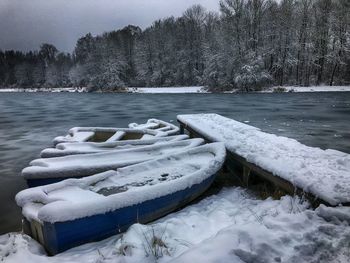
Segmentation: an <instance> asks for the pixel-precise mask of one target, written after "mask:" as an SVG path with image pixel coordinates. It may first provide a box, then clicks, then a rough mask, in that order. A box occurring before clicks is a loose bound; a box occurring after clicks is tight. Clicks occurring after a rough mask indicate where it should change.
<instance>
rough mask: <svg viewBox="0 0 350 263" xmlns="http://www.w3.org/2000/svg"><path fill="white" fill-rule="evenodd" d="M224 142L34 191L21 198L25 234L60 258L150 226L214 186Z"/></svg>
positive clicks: (22, 192) (30, 190)
mask: <svg viewBox="0 0 350 263" xmlns="http://www.w3.org/2000/svg"><path fill="white" fill-rule="evenodd" d="M225 154H226V150H225V147H224V145H223V144H222V143H212V144H206V145H203V146H199V147H196V148H192V149H189V150H186V151H184V152H180V153H176V154H171V155H168V156H165V157H162V158H159V159H156V160H151V161H148V162H144V163H140V164H136V165H132V166H128V167H125V168H121V169H118V171H107V172H104V173H101V174H97V175H94V176H89V177H85V178H82V179H68V180H65V181H62V182H59V183H56V184H51V185H46V186H40V187H36V188H30V189H26V190H23V191H21V192H20V193H18V194H17V196H16V201H17V204H18V205H19V206H20V207H22V213H23V216H24V218H25V220H24V222H25V224H24V225H25V227H24V229H25V232H26V233H28V234H29V235H31V236H32V237H33V238H35V239H36V240H37V241H39V242H40V243H41V244H42V245H43V246H44V247H45V248H46V250H47V251H48V252H49V253H50V254H51V255H55V254H57V253H60V252H62V251H64V250H67V249H69V248H72V247H74V246H78V245H80V244H84V243H87V242H92V241H97V240H101V239H104V238H106V237H109V236H111V235H115V234H117V233H120V232H121V231H125V230H126V229H127V228H128V227H129V226H131V225H132V224H134V223H147V222H150V221H152V220H155V219H157V218H159V217H161V216H164V215H166V214H168V213H170V212H172V211H174V210H175V209H177V208H180V207H182V206H184V205H186V204H187V203H188V202H190V201H192V200H193V199H195V198H196V197H198V196H199V195H201V194H202V193H203V192H204V191H205V190H206V189H207V188H208V187H209V186H210V185H211V183H212V182H213V180H214V178H215V174H216V173H217V172H218V171H219V169H220V168H221V167H222V165H223V163H224V161H225Z"/></svg>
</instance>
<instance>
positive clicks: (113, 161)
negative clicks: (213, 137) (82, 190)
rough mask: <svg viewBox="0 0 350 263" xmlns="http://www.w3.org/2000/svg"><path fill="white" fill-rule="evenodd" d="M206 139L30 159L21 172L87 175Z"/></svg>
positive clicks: (27, 176) (45, 175) (29, 174)
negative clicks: (28, 164) (27, 165)
mask: <svg viewBox="0 0 350 263" xmlns="http://www.w3.org/2000/svg"><path fill="white" fill-rule="evenodd" d="M203 143H204V140H203V139H199V138H197V139H189V140H182V141H174V142H169V143H166V144H156V145H150V146H144V147H139V148H135V149H125V150H113V151H109V152H101V153H92V154H84V155H69V156H62V157H54V158H44V159H36V160H33V161H32V162H30V165H31V166H29V167H27V168H24V169H23V171H22V175H23V176H24V178H25V179H38V178H62V177H63V178H67V177H82V176H88V175H92V174H95V173H99V172H103V171H107V170H110V169H117V168H119V167H124V166H127V165H132V164H135V163H140V162H144V161H147V160H151V159H154V158H158V157H161V156H164V155H167V154H171V153H175V152H180V151H184V150H186V149H190V148H193V147H196V146H199V145H201V144H203Z"/></svg>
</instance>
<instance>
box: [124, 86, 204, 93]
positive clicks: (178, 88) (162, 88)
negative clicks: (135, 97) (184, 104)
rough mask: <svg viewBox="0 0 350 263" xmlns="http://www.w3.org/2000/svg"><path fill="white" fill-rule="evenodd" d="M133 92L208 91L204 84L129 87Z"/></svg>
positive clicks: (128, 89) (129, 90)
mask: <svg viewBox="0 0 350 263" xmlns="http://www.w3.org/2000/svg"><path fill="white" fill-rule="evenodd" d="M127 91H128V92H131V93H207V91H205V90H204V87H202V86H195V87H166V88H164V87H159V88H156V87H154V88H127Z"/></svg>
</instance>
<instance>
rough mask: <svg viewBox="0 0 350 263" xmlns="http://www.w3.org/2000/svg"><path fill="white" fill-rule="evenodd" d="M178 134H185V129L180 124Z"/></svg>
mask: <svg viewBox="0 0 350 263" xmlns="http://www.w3.org/2000/svg"><path fill="white" fill-rule="evenodd" d="M180 134H185V127H184V126H183V125H182V124H180Z"/></svg>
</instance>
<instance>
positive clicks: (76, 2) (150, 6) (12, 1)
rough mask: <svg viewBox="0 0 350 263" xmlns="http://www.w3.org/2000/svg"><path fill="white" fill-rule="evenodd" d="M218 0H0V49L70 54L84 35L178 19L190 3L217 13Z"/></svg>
mask: <svg viewBox="0 0 350 263" xmlns="http://www.w3.org/2000/svg"><path fill="white" fill-rule="evenodd" d="M218 3H219V0H0V36H1V37H0V49H2V50H6V49H16V50H24V51H27V50H33V49H38V48H39V46H40V44H41V43H44V42H45V43H52V44H54V45H55V46H56V47H57V48H58V49H59V50H62V51H69V52H70V51H72V50H73V48H74V45H75V42H76V40H77V39H78V38H79V37H80V36H82V35H85V34H86V33H88V32H91V33H92V34H94V35H95V34H101V33H103V32H105V31H110V30H114V29H119V28H121V27H124V26H126V25H128V24H134V25H139V26H141V28H145V27H147V26H149V25H150V24H151V23H152V22H153V21H154V20H156V19H159V18H164V17H167V16H171V15H174V16H179V15H181V14H182V12H183V11H185V10H186V9H187V8H188V7H190V6H191V5H193V4H201V5H202V6H204V7H205V8H206V9H207V10H214V11H216V10H218V6H219V4H218Z"/></svg>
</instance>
